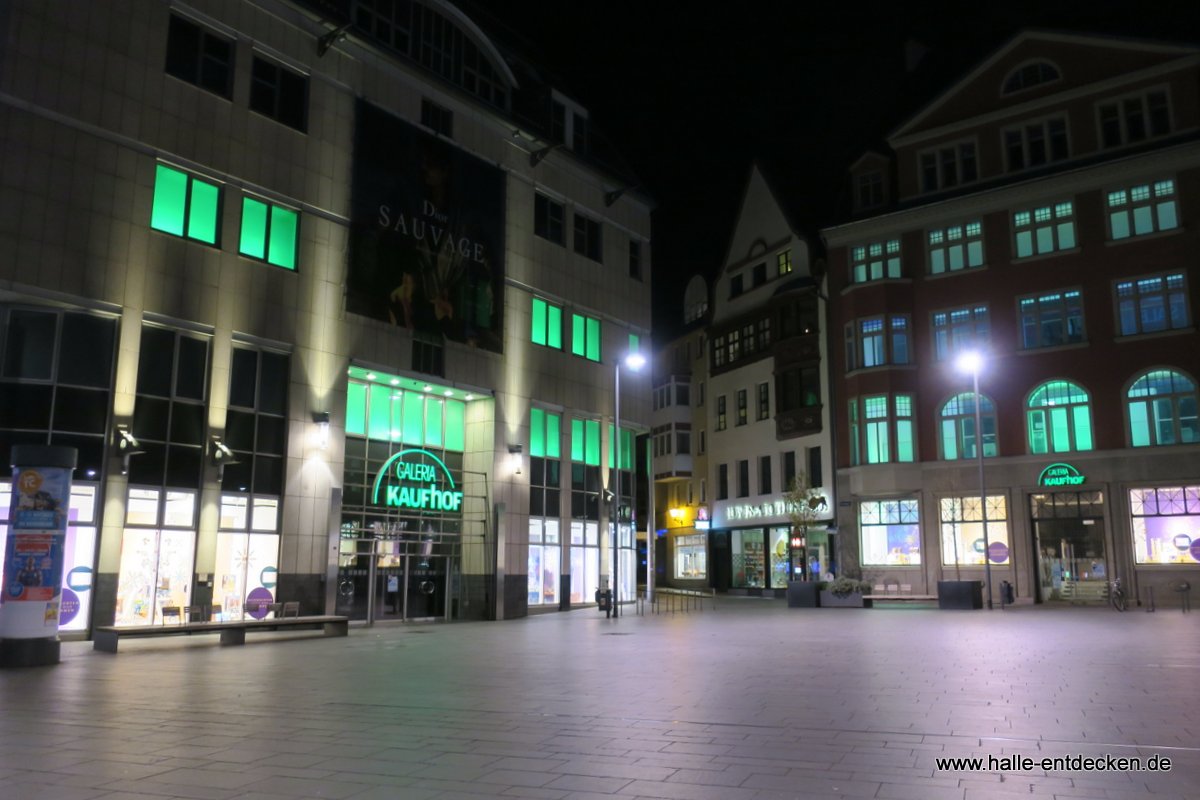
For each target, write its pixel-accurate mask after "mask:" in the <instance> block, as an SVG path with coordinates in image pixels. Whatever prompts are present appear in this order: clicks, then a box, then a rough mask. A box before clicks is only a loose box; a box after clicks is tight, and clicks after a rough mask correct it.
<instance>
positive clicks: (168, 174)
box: [150, 164, 221, 245]
mask: <svg viewBox="0 0 1200 800" xmlns="http://www.w3.org/2000/svg"><path fill="white" fill-rule="evenodd" d="M220 201H221V190H220V188H219V187H218V186H217V185H216V184H214V183H209V182H208V181H204V180H201V179H200V178H197V177H195V176H194V175H189V174H188V173H186V172H181V171H179V170H177V169H172V168H171V167H168V166H166V165H165V164H159V165H158V167H157V169H156V171H155V176H154V206H153V208H152V209H151V211H150V227H151V228H154V229H155V230H158V231H162V232H163V233H170V234H174V235H175V236H183V237H186V238H188V239H195V240H196V241H198V242H204V243H205V244H212V245H215V244H216V243H217V230H218V227H219V222H218V221H219V220H220V218H221V214H220V207H221V202H220Z"/></svg>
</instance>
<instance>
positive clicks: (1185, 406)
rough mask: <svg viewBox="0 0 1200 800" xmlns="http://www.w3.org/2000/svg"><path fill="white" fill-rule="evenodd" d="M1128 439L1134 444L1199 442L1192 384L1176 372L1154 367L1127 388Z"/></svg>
mask: <svg viewBox="0 0 1200 800" xmlns="http://www.w3.org/2000/svg"><path fill="white" fill-rule="evenodd" d="M1127 403H1128V405H1127V407H1128V409H1129V432H1130V441H1131V443H1132V444H1133V446H1134V447H1148V446H1151V445H1168V444H1193V443H1195V442H1200V422H1198V421H1197V412H1196V384H1195V383H1193V382H1192V381H1191V380H1190V379H1189V378H1187V377H1185V376H1184V375H1182V374H1181V373H1179V372H1176V371H1175V370H1170V369H1156V370H1152V371H1150V372H1147V373H1145V374H1144V375H1142V376H1141V377H1140V378H1138V379H1137V380H1136V381H1134V382H1133V385H1132V386H1131V387H1129V394H1128V399H1127Z"/></svg>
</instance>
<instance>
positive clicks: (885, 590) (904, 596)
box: [863, 583, 938, 603]
mask: <svg viewBox="0 0 1200 800" xmlns="http://www.w3.org/2000/svg"><path fill="white" fill-rule="evenodd" d="M892 587H895V588H894V589H893V588H892ZM863 599H864V600H878V601H883V602H890V601H893V600H895V601H900V602H904V601H916V602H920V603H928V602H930V601H936V600H937V599H938V597H937V595H936V594H913V593H912V584H908V583H891V584H887V585H886V586H885V585H884V584H876V585H875V586H873V587H872V588H871V594H866V595H863Z"/></svg>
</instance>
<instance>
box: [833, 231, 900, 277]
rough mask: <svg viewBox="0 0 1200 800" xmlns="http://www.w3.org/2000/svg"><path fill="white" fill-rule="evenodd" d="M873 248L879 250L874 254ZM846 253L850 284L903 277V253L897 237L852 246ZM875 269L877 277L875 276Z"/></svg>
mask: <svg viewBox="0 0 1200 800" xmlns="http://www.w3.org/2000/svg"><path fill="white" fill-rule="evenodd" d="M893 246H894V247H893ZM874 248H879V251H878V252H875V249H874ZM847 253H848V255H849V256H850V258H849V261H850V283H851V284H861V283H874V282H876V281H884V280H897V279H900V278H903V277H904V251H903V246H902V244H901V241H900V237H899V236H896V237H893V238H890V239H884V240H882V241H878V242H868V243H867V244H861V245H852V246H851V247H850V248H849V249H848V250H847ZM876 267H878V272H879V274H878V276H875V272H876ZM860 276H861V277H860Z"/></svg>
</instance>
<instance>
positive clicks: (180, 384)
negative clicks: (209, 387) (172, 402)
mask: <svg viewBox="0 0 1200 800" xmlns="http://www.w3.org/2000/svg"><path fill="white" fill-rule="evenodd" d="M207 375H208V342H207V341H201V340H200V339H193V338H192V337H190V336H181V337H179V363H178V367H177V371H176V374H175V396H176V397H185V398H187V399H189V400H200V401H203V400H204V382H205V377H206V376H207Z"/></svg>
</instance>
